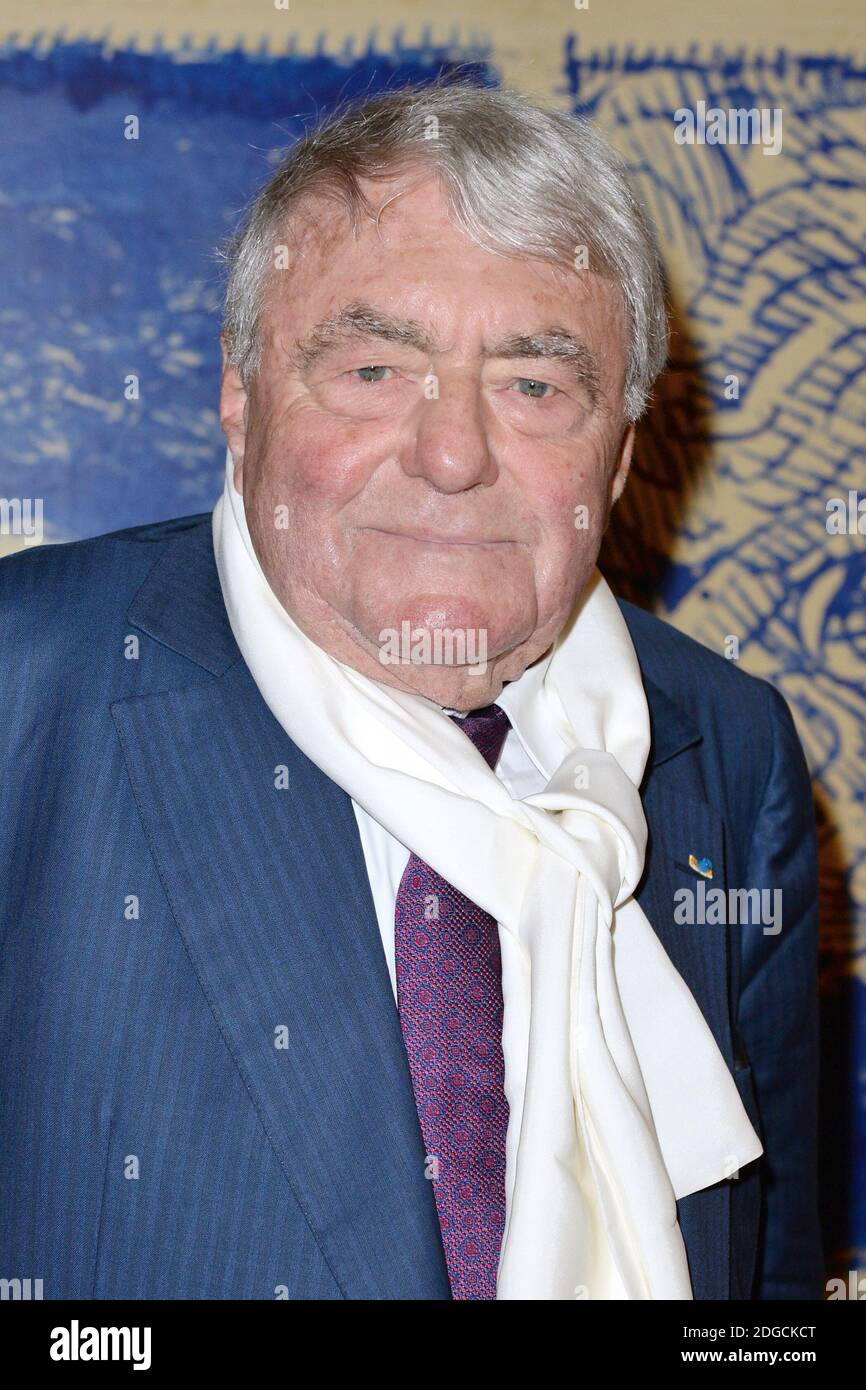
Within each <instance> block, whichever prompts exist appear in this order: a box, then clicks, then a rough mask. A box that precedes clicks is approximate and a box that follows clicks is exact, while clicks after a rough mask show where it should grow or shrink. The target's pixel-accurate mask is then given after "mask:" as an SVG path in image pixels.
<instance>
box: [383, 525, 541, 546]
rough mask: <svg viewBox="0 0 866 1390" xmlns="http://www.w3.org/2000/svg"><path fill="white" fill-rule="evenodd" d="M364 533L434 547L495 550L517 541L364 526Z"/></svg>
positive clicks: (515, 543) (514, 543)
mask: <svg viewBox="0 0 866 1390" xmlns="http://www.w3.org/2000/svg"><path fill="white" fill-rule="evenodd" d="M363 529H364V530H365V531H371V532H372V533H373V534H374V535H376V536H389V537H390V538H391V539H392V540H398V541H412V542H413V543H414V544H416V545H436V546H475V547H477V548H479V549H485V550H495V549H501V548H503V547H504V546H508V545H517V544H518V542H517V541H511V540H499V539H496V538H493V537H490V536H443V535H441V534H440V533H439V532H437V531H425V530H419V531H391V530H387V529H385V528H384V527H381V526H365V527H364V528H363Z"/></svg>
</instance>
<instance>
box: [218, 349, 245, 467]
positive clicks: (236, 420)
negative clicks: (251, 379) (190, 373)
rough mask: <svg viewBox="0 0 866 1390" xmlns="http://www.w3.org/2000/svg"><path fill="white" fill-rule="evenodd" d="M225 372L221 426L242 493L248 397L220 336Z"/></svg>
mask: <svg viewBox="0 0 866 1390" xmlns="http://www.w3.org/2000/svg"><path fill="white" fill-rule="evenodd" d="M220 346H221V348H222V358H223V370H222V382H221V385H220V425H221V426H222V431H223V434H224V435H225V437H226V443H227V444H228V446H229V448H230V449H231V451H232V458H233V459H234V463H235V479H234V481H235V487H236V488H237V490H238V492H242V491H243V488H242V486H241V480H242V478H243V469H244V444H245V442H246V434H247V403H248V399H249V398H248V396H247V392H246V389H245V387H244V384H243V382H242V381H241V378H240V373H239V372H238V370H237V368H236V367H233V366H232V364H231V363H230V362H229V360H228V352H227V346H226V342H225V338H224V337H223V336H222V335H221V336H220Z"/></svg>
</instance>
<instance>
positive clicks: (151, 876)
mask: <svg viewBox="0 0 866 1390" xmlns="http://www.w3.org/2000/svg"><path fill="white" fill-rule="evenodd" d="M622 609H623V612H624V614H625V617H626V620H627V622H628V625H629V628H630V631H631V634H632V637H633V639H634V642H635V646H636V649H637V653H638V657H639V661H640V666H641V670H642V673H643V679H644V683H645V687H646V692H647V698H648V703H649V709H650V715H651V721H652V733H653V742H652V751H651V756H650V760H649V763H648V767H647V773H646V777H645V780H644V783H643V786H642V788H641V793H642V796H643V800H644V805H645V809H646V814H647V819H648V824H649V832H650V845H649V852H648V857H647V863H646V870H645V873H644V877H643V879H642V881H641V885H640V888H639V891H638V894H637V896H638V899H639V901H640V903H641V906H642V907H643V909H644V912H645V913H646V915H647V917H648V918H649V921H650V922H651V923H652V925H653V927H654V929H655V930H656V932H657V933H658V935H659V937H660V939H661V941H662V943H663V945H664V947H665V949H666V951H667V953H668V955H669V956H670V958H671V960H672V961H673V963H674V965H675V966H676V968H677V969H678V970H679V972H680V973H681V975H682V976H683V978H684V979H685V981H686V982H687V984H688V985H689V987H690V989H691V990H692V993H693V994H694V996H695V998H696V999H697V1002H698V1004H699V1006H700V1008H701V1009H702V1011H703V1013H704V1015H705V1017H706V1019H707V1020H708V1022H709V1024H710V1027H711V1028H712V1030H713V1033H714V1035H715V1038H716V1041H717V1042H718V1045H719V1047H720V1049H721V1051H722V1053H723V1055H724V1057H725V1060H726V1061H727V1063H728V1065H729V1067H730V1068H731V1070H732V1072H733V1075H734V1078H735V1080H736V1083H737V1086H738V1088H739V1092H740V1095H741V1096H742V1098H743V1101H744V1103H745V1105H746V1107H747V1109H748V1111H749V1114H750V1117H751V1119H752V1121H753V1123H754V1124H755V1125H756V1127H757V1128H758V1131H759V1133H760V1135H761V1137H762V1140H763V1143H764V1147H765V1150H766V1153H765V1156H764V1157H763V1158H762V1159H760V1160H758V1161H757V1162H755V1163H753V1164H750V1165H749V1167H748V1168H746V1169H744V1170H742V1171H741V1173H740V1175H739V1177H738V1178H736V1179H735V1180H730V1181H725V1182H721V1183H719V1184H717V1185H716V1186H714V1187H711V1188H709V1189H707V1190H705V1191H702V1192H698V1193H695V1194H693V1195H692V1196H690V1197H687V1198H685V1199H684V1200H683V1201H681V1202H680V1204H679V1215H680V1224H681V1228H682V1232H683V1236H684V1239H685V1243H686V1248H687V1252H688V1258H689V1264H690V1269H691V1276H692V1282H693V1286H694V1292H695V1296H696V1297H697V1298H700V1299H710V1298H713V1299H726V1298H817V1297H820V1296H821V1292H822V1284H823V1271H822V1265H821V1255H820V1243H819V1234H818V1225H817V1215H816V1089H817V1075H816V1072H817V999H816V930H817V928H816V881H817V875H816V849H815V833H814V821H813V810H812V798H811V793H810V784H809V777H808V773H807V769H806V765H805V762H804V758H803V754H802V750H801V748H800V744H799V742H798V739H797V736H796V734H795V731H794V727H793V724H792V721H791V717H790V714H789V712H788V708H787V706H786V704H785V702H784V700H783V699H782V698H781V696H780V695H779V694H778V693H777V692H776V691H774V690H773V688H772V687H771V686H770V685H768V684H767V683H766V682H764V681H760V680H756V679H754V678H752V677H750V676H748V675H746V674H744V673H743V672H742V671H740V670H739V669H737V667H736V665H735V664H733V663H730V662H727V661H725V660H723V659H722V658H721V657H719V656H716V655H714V654H713V653H711V652H709V651H707V650H706V649H705V648H703V647H702V646H700V645H699V644H698V643H696V642H694V641H692V640H691V639H690V638H688V637H686V636H684V635H682V634H680V633H678V632H677V631H676V630H675V629H674V628H672V627H670V626H669V625H668V624H665V623H663V622H660V621H659V620H657V619H655V618H653V617H651V616H649V615H647V614H646V613H643V612H642V611H640V610H639V609H636V608H633V607H631V606H630V605H628V604H626V603H623V604H622ZM133 639H135V640H133ZM0 690H2V713H3V726H4V734H5V737H4V746H3V754H2V771H3V777H2V794H0V807H2V823H0V929H2V947H3V965H2V976H0V1032H2V1039H0V1042H2V1056H3V1072H4V1076H3V1083H2V1094H0V1144H2V1158H0V1161H2V1213H0V1221H2V1227H0V1276H3V1277H4V1278H21V1279H25V1278H31V1279H42V1280H43V1281H44V1283H43V1289H44V1295H45V1297H46V1298H67V1297H68V1298H245V1299H273V1298H275V1297H279V1296H283V1297H289V1298H293V1299H298V1298H300V1299H340V1298H370V1299H444V1298H448V1297H449V1286H448V1280H447V1275H446V1270H445V1263H444V1257H443V1253H442V1245H441V1240H440V1236H439V1229H438V1225H437V1219H436V1212H435V1206H434V1201H433V1194H432V1190H431V1185H430V1183H429V1182H428V1181H427V1179H426V1178H425V1176H424V1162H423V1147H422V1141H421V1135H420V1129H419V1125H418V1119H417V1115H416V1111H415V1103H414V1099H413V1094H412V1086H411V1082H410V1077H409V1071H408V1066H407V1061H406V1056H405V1053H404V1049H403V1043H402V1037H401V1032H400V1026H399V1020H398V1016H397V1012H396V1009H395V1005H394V999H393V995H392V992H391V987H390V982H389V978H388V972H387V968H386V964H385V958H384V954H383V951H382V946H381V942H380V938H379V932H378V929H377V925H376V915H375V911H374V907H373V901H372V898H371V893H370V887H369V883H368V879H367V874H366V871H365V866H364V858H363V854H362V850H361V845H360V841H359V836H358V830H357V826H356V822H355V818H354V814H353V812H352V807H351V803H350V801H349V798H348V797H347V795H346V794H345V793H344V792H343V791H342V790H341V789H340V788H339V787H338V786H336V785H335V784H334V783H333V782H332V781H330V780H329V779H328V778H327V777H326V776H325V775H324V774H323V773H322V772H320V771H319V769H318V768H317V767H315V766H314V765H313V764H312V763H310V762H309V760H308V759H307V758H306V757H304V755H303V754H302V753H301V752H300V751H299V750H298V749H297V748H296V747H295V746H294V745H293V744H292V743H291V742H290V740H289V739H288V738H287V736H286V734H285V733H284V731H283V730H282V728H281V727H280V725H279V724H278V723H277V722H276V720H275V719H274V718H273V716H272V715H271V713H270V711H269V710H268V709H267V707H266V706H265V704H264V702H263V700H262V699H261V696H260V695H259V693H258V690H257V689H256V686H255V685H254V683H253V681H252V679H251V677H250V674H249V672H248V670H247V668H246V665H245V663H244V661H243V659H242V658H241V656H240V653H239V651H238V648H237V646H236V644H235V641H234V638H233V636H232V633H231V629H230V627H229V624H228V620H227V617H226V613H225V609H224V606H223V602H222V596H221V593H220V587H219V582H218V578H217V574H216V569H215V565H214V559H213V553H212V546H211V530H210V517H209V516H195V517H185V518H181V519H179V520H177V521H171V522H166V523H162V524H159V525H155V526H148V527H139V528H136V529H134V530H130V531H122V532H118V533H116V534H114V535H110V536H102V537H99V538H98V539H96V540H88V541H82V542H78V543H75V544H71V545H63V546H45V547H41V548H38V549H34V550H32V551H25V552H24V553H22V554H19V555H16V556H13V557H10V558H8V559H6V560H4V561H2V563H0ZM279 765H286V766H287V767H288V769H289V787H288V789H287V790H276V789H275V785H274V770H275V768H276V767H278V766H279ZM691 853H694V854H697V855H698V856H701V855H706V856H708V857H709V858H710V859H711V860H712V863H713V866H714V879H713V885H714V886H722V887H725V886H728V887H730V886H734V887H758V888H761V887H767V888H771V889H772V888H777V887H779V888H781V889H782V890H783V902H784V918H783V926H782V930H781V932H780V933H779V934H778V935H775V936H774V935H768V934H765V933H764V932H763V931H762V930H761V927H760V926H757V925H756V926H745V925H728V926H725V925H715V926H712V925H704V926H683V925H677V923H676V922H675V920H674V910H675V899H674V895H675V892H676V890H677V889H678V888H680V887H689V886H690V887H694V886H695V884H696V882H697V879H696V876H695V874H694V873H693V872H692V870H690V868H689V855H690V854H691ZM283 1027H284V1028H285V1030H286V1035H285V1036H286V1038H287V1040H288V1046H287V1047H282V1048H278V1047H276V1046H275V1030H277V1029H279V1028H283Z"/></svg>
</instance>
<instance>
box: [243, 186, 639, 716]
mask: <svg viewBox="0 0 866 1390" xmlns="http://www.w3.org/2000/svg"><path fill="white" fill-rule="evenodd" d="M402 190H406V191H402ZM365 192H366V193H367V195H368V197H370V198H371V201H373V202H374V206H375V207H377V208H378V209H380V210H381V209H382V208H383V205H384V204H386V203H387V206H384V210H381V211H380V217H379V221H378V227H377V225H376V223H375V222H374V221H373V219H371V218H370V219H365V220H364V222H363V224H362V226H361V228H360V231H359V233H358V235H357V237H353V235H352V232H351V227H350V224H349V220H348V216H347V214H346V212H345V211H343V210H342V209H341V208H340V207H339V206H338V205H337V204H335V203H334V202H332V201H327V200H324V199H321V200H319V199H317V200H311V201H310V202H309V203H308V204H307V205H306V209H305V215H299V216H298V217H297V218H296V219H295V220H294V223H293V227H292V232H291V234H290V235H289V234H287V237H286V240H287V244H288V245H289V247H290V257H289V259H290V261H291V268H290V269H289V270H287V271H284V272H282V273H279V272H274V274H273V276H272V280H271V284H270V289H269V295H268V302H267V306H266V309H265V312H264V313H263V315H262V321H261V326H260V331H261V335H262V344H263V354H262V365H261V368H260V370H259V372H258V373H257V375H256V377H255V380H254V382H253V383H252V384H251V385H250V388H249V391H248V392H245V391H244V389H243V387H242V385H241V383H240V380H239V378H238V375H237V373H236V372H235V371H234V369H233V368H231V367H227V368H225V370H224V375H223V388H222V398H221V411H220V414H221V421H222V424H223V428H224V430H225V433H226V437H227V440H228V443H229V446H230V447H231V450H232V453H233V455H234V459H235V484H236V486H237V487H238V488H239V490H240V491H241V492H242V493H243V497H244V506H245V511H246V515H247V520H248V524H249V528H250V533H251V536H252V540H253V544H254V546H255V549H256V554H257V555H258V557H259V561H260V563H261V565H262V568H263V570H264V572H265V574H266V575H267V578H268V581H269V583H270V585H271V587H272V588H273V590H274V592H275V593H276V595H277V596H278V598H279V599H280V601H281V603H282V604H283V606H284V607H285V608H286V610H287V612H288V613H289V614H290V615H291V616H292V617H293V618H294V620H295V622H296V623H297V624H298V626H299V627H301V628H302V629H303V630H304V631H305V632H306V633H307V635H308V636H310V637H311V638H312V639H313V640H314V641H315V642H316V643H318V645H319V646H321V647H323V648H324V649H325V650H326V651H328V652H330V653H331V654H332V655H333V656H335V657H337V658H339V659H340V660H341V661H344V662H345V663H346V664H348V665H350V666H353V667H354V668H356V669H358V670H360V671H363V672H365V673H366V674H367V675H370V676H372V677H373V678H374V679H376V680H380V681H383V682H385V683H388V684H392V685H397V686H399V687H401V688H403V689H410V690H415V691H418V692H419V693H420V694H423V695H425V696H427V697H428V698H430V699H433V700H435V701H437V702H438V703H439V704H441V705H443V706H446V707H449V708H454V709H471V708H477V707H479V706H481V705H483V704H486V703H488V702H489V701H491V700H493V699H495V698H496V696H497V695H498V694H499V692H500V690H501V688H502V685H503V683H504V682H505V681H506V680H512V679H515V678H516V677H517V676H518V675H520V673H521V672H522V671H523V670H524V669H525V668H526V666H527V665H529V664H530V663H531V662H532V661H534V660H535V659H536V658H537V657H539V656H541V655H542V654H543V653H544V652H545V651H546V650H547V649H548V647H549V646H550V644H551V642H552V641H553V640H554V638H555V637H556V636H557V634H558V633H559V631H560V630H561V628H562V627H563V625H564V624H565V622H566V619H567V618H568V616H569V613H570V612H571V610H572V609H573V607H574V604H575V602H576V600H577V598H578V596H579V594H580V592H581V590H582V589H583V587H584V585H585V584H586V582H587V580H588V578H589V576H590V574H591V572H592V569H593V567H594V565H595V561H596V558H597V555H598V550H599V546H600V543H601V538H602V534H603V532H604V528H605V526H606V524H607V518H608V513H609V510H610V506H611V503H612V501H613V500H614V499H615V497H616V496H618V495H619V492H620V490H621V488H622V486H623V484H624V482H625V477H626V474H627V471H628V464H629V459H630V454H631V443H632V437H633V428H630V427H626V425H625V423H624V417H623V384H624V377H625V369H626V329H625V320H624V315H623V312H622V308H621V301H620V296H619V292H618V290H617V289H616V288H615V287H614V286H613V285H612V284H611V283H610V282H608V281H605V280H602V279H599V278H598V277H596V276H595V275H592V274H591V273H590V272H588V271H574V272H570V271H566V270H563V269H560V268H558V267H554V266H552V265H549V264H546V263H543V262H539V261H530V260H524V259H517V258H510V257H509V258H506V257H501V256H497V255H494V254H493V253H491V252H488V251H485V250H483V249H481V248H480V247H478V246H477V245H475V243H474V242H472V241H471V240H470V239H469V238H468V237H467V236H466V235H465V234H464V233H463V232H462V231H461V230H460V229H459V228H458V227H456V226H455V225H454V224H453V223H452V221H451V220H450V219H449V215H448V211H447V205H446V202H445V198H444V195H443V194H442V192H441V190H440V187H439V184H438V182H437V181H436V180H435V179H434V178H432V177H430V176H429V175H426V174H423V173H418V174H416V175H415V176H414V177H407V176H405V175H404V177H403V178H402V179H397V180H394V181H393V182H391V183H390V184H388V185H383V184H379V185H377V188H376V193H375V195H374V194H373V189H372V187H371V185H365ZM395 195H397V196H395ZM389 199H392V200H393V201H389ZM584 509H585V510H584ZM406 624H408V625H409V626H408V628H407V627H406V626H405V625H406ZM437 631H438V632H439V634H440V638H442V637H443V636H445V634H448V633H450V634H456V636H455V637H446V640H444V641H441V640H440V641H439V643H438V646H437V643H436V641H435V640H434V634H436V632H437ZM461 633H462V634H464V641H463V643H462V644H461V641H460V638H459V634H461ZM395 634H400V635H401V643H402V642H403V639H404V638H405V637H406V636H407V635H409V636H410V638H411V639H412V646H413V650H414V657H413V659H412V661H411V663H410V662H409V658H410V651H409V650H408V649H407V648H406V647H405V646H400V648H399V650H400V653H401V654H402V655H404V656H405V657H406V659H407V664H395V653H396V652H397V651H398V647H397V646H395V640H396V639H395ZM425 636H426V637H428V638H429V639H430V640H428V641H426V642H425V640H424V638H425ZM437 651H438V655H437ZM383 657H387V660H385V661H383Z"/></svg>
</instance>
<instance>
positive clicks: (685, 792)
mask: <svg viewBox="0 0 866 1390" xmlns="http://www.w3.org/2000/svg"><path fill="white" fill-rule="evenodd" d="M644 684H645V687H646V693H647V700H648V703H649V707H650V717H651V720H652V722H653V749H654V755H655V756H654V758H653V760H652V765H651V767H650V769H649V771H648V774H647V776H646V778H645V780H644V785H643V787H642V788H641V794H642V797H643V803H644V810H645V812H646V817H647V824H648V827H649V843H648V848H647V856H646V862H645V866H644V874H643V878H642V880H641V883H640V884H639V886H638V890H637V892H636V894H635V896H636V898H637V900H638V902H639V903H640V905H641V907H642V908H643V910H644V913H645V914H646V916H647V918H648V920H649V921H650V923H651V925H652V926H653V928H654V929H655V932H656V935H657V936H658V938H659V940H660V941H661V943H662V945H663V946H664V948H665V951H666V952H667V954H668V956H669V957H670V960H671V962H672V964H673V965H674V966H675V968H676V969H677V971H678V972H679V974H680V975H681V976H682V978H683V979H684V980H685V982H686V984H687V985H688V987H689V989H690V990H691V992H692V994H693V995H694V997H695V1001H696V1003H697V1005H698V1007H699V1008H700V1010H701V1013H702V1014H703V1016H704V1018H705V1019H706V1020H707V1023H708V1024H709V1026H710V1029H711V1030H712V1033H713V1036H714V1037H715V1040H716V1043H717V1044H718V1047H719V1049H720V1051H721V1053H722V1055H723V1056H724V1058H725V1061H726V1062H727V1063H728V1065H729V1066H731V1065H732V1044H731V1031H730V1012H729V1007H728V974H729V959H728V957H729V951H730V938H729V928H728V927H727V926H726V925H725V923H724V919H723V920H722V922H721V923H719V924H717V925H713V924H712V923H703V924H701V923H700V922H699V920H698V921H692V922H689V921H688V920H685V921H677V920H676V916H677V915H685V913H684V909H685V907H686V905H687V904H688V903H690V902H691V903H693V904H694V905H695V908H696V915H699V904H700V902H701V895H702V892H706V891H707V890H710V889H712V888H717V889H721V890H722V892H723V893H726V890H727V865H726V856H725V827H724V822H723V821H722V818H721V816H720V815H719V813H718V812H717V811H716V809H715V808H714V807H713V806H710V805H709V804H708V803H707V802H706V801H705V800H704V788H703V780H702V777H701V772H700V765H699V761H698V757H697V755H696V752H695V747H696V745H697V744H698V743H699V742H700V735H699V733H698V732H697V730H696V729H695V728H694V726H690V724H689V722H688V721H687V720H686V719H685V718H684V716H683V713H682V711H680V710H679V709H678V707H676V706H674V707H673V708H671V706H672V701H670V699H669V697H668V696H667V695H666V694H665V693H664V692H663V691H662V690H660V689H659V687H658V686H656V685H654V683H653V682H652V681H649V680H647V679H646V678H645V679H644ZM690 855H693V856H695V857H696V858H697V859H702V858H707V859H709V860H710V863H711V865H712V871H713V877H712V879H708V878H704V877H703V876H702V875H701V874H700V873H698V872H697V871H696V870H695V869H693V868H691V867H690V866H689V856H690ZM683 890H685V892H686V893H687V894H688V895H689V896H688V897H684V896H683ZM678 895H679V896H678ZM678 904H679V907H680V912H679V913H677V907H678ZM708 915H709V914H708ZM677 1212H678V1216H679V1222H680V1229H681V1230H682V1233H683V1239H684V1241H685V1243H686V1249H687V1253H688V1259H689V1271H690V1274H691V1279H692V1288H693V1292H694V1296H695V1298H696V1299H727V1298H729V1297H730V1283H731V1260H730V1241H731V1184H730V1182H728V1181H724V1182H721V1183H717V1184H715V1186H713V1187H711V1188H706V1189H704V1190H702V1191H700V1192H695V1193H692V1194H691V1195H690V1196H688V1197H685V1198H683V1199H682V1200H681V1201H680V1202H678V1203H677Z"/></svg>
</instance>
